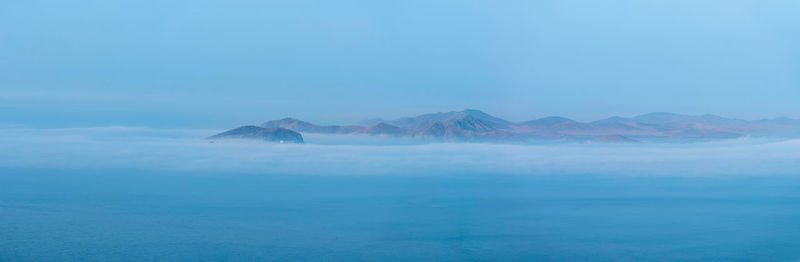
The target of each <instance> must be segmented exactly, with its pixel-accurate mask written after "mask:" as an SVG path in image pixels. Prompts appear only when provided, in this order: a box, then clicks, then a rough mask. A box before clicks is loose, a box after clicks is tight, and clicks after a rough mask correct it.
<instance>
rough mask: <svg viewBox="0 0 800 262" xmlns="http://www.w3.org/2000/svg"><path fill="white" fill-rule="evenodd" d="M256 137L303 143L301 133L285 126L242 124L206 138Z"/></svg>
mask: <svg viewBox="0 0 800 262" xmlns="http://www.w3.org/2000/svg"><path fill="white" fill-rule="evenodd" d="M228 138H239V139H258V140H264V141H270V142H278V143H296V144H302V143H303V135H301V134H300V133H297V132H295V131H292V130H289V129H285V128H279V127H276V128H263V127H257V126H243V127H239V128H234V129H231V130H228V131H225V132H222V133H219V134H216V135H213V136H211V137H209V138H208V139H228Z"/></svg>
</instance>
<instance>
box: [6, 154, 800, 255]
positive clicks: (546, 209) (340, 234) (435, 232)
mask: <svg viewBox="0 0 800 262" xmlns="http://www.w3.org/2000/svg"><path fill="white" fill-rule="evenodd" d="M318 172H323V171H318ZM404 172H406V174H390V175H368V174H359V175H342V174H339V173H337V174H336V175H326V174H324V172H323V173H319V174H304V175H282V174H270V175H263V174H253V173H235V172H234V173H222V172H192V171H163V170H162V171H153V170H149V169H146V168H141V169H137V168H131V167H126V168H104V167H99V168H2V169H0V261H798V260H800V179H798V178H797V177H796V176H786V175H775V176H770V175H759V176H743V175H737V176H713V175H710V176H649V175H646V174H644V175H614V174H591V173H586V174H570V175H558V174H552V175H548V174H537V175H525V174H513V175H508V174H495V173H491V172H486V173H469V174H458V173H453V174H427V173H425V172H427V171H425V170H414V169H413V168H409V169H408V170H407V171H404Z"/></svg>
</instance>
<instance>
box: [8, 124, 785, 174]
mask: <svg viewBox="0 0 800 262" xmlns="http://www.w3.org/2000/svg"><path fill="white" fill-rule="evenodd" d="M0 132H1V133H2V136H0V167H2V168H57V169H103V168H110V169H144V170H160V171H189V172H200V173H229V172H236V173H253V174H300V175H418V176H426V175H439V174H449V175H452V174H504V175H562V174H563V175H570V174H600V175H670V176H725V175H747V176H763V175H798V174H800V140H782V141H775V140H758V139H748V138H744V139H736V140H727V141H718V142H708V143H695V144H646V143H643V144H557V145H508V144H477V143H429V144H420V143H417V144H411V143H402V141H397V140H394V141H384V140H381V139H379V138H374V137H373V138H369V137H357V136H351V137H325V136H308V137H307V138H306V142H307V143H306V144H302V145H285V144H273V143H266V142H260V141H249V140H223V141H214V143H211V141H209V140H206V139H204V137H206V136H208V135H211V134H214V133H215V132H216V131H215V130H195V129H150V128H138V127H99V128H62V129H35V128H25V127H0Z"/></svg>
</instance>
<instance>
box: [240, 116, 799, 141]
mask: <svg viewBox="0 0 800 262" xmlns="http://www.w3.org/2000/svg"><path fill="white" fill-rule="evenodd" d="M362 123H370V124H369V125H315V124H312V123H310V122H306V121H302V120H299V119H295V118H291V117H287V118H283V119H278V120H271V121H267V122H264V123H262V124H261V125H260V127H261V128H281V129H287V130H292V131H295V132H298V133H316V134H360V135H373V136H395V137H409V138H421V139H432V140H441V141H484V142H493V141H504V142H505V141H515V142H526V141H601V142H632V141H636V142H641V141H706V140H717V139H731V138H737V137H742V136H759V137H770V136H775V137H778V136H780V137H800V120H796V119H791V118H773V119H760V120H753V121H747V120H741V119H736V118H725V117H722V116H717V115H711V114H705V115H696V116H695V115H683V114H676V113H669V112H653V113H647V114H642V115H637V116H633V117H620V116H613V117H609V118H605V119H601V120H597V121H591V122H580V121H575V120H572V119H569V118H565V117H560V116H550V117H544V118H539V119H534V120H529V121H521V122H512V121H508V120H505V119H502V118H499V117H496V116H493V115H490V114H488V113H485V112H483V111H480V110H476V109H465V110H462V111H449V112H438V113H429V114H421V115H417V116H414V117H403V118H398V119H394V120H385V119H380V118H375V119H371V120H367V121H364V122H362ZM256 131H258V130H256Z"/></svg>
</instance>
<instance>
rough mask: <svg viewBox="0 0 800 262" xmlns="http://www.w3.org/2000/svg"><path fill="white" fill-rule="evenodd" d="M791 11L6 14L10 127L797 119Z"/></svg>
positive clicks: (763, 7)
mask: <svg viewBox="0 0 800 262" xmlns="http://www.w3.org/2000/svg"><path fill="white" fill-rule="evenodd" d="M798 13H800V2H797V1H768V0H767V1H765V0H758V1H756V0H754V1H731V0H724V1H712V0H708V1H675V0H672V1H633V0H632V1H565V0H558V1H274V2H271V1H224V2H223V1H205V0H200V1H108V0H104V1H15V0H11V1H3V2H2V3H0V124H3V125H9V124H21V125H29V126H104V125H134V126H153V127H162V126H164V127H176V126H186V127H209V128H223V127H230V126H234V125H238V124H247V123H259V122H262V121H265V120H269V119H276V118H281V117H285V116H294V117H297V118H301V119H306V120H310V121H314V122H320V123H352V122H357V121H359V120H363V119H367V118H373V117H384V118H393V117H400V116H406V115H415V114H420V113H426V112H435V111H449V110H459V109H464V108H476V109H481V110H484V111H487V112H489V113H492V114H495V115H498V116H501V117H505V118H508V119H510V120H526V119H533V118H538V117H543V116H549V115H561V116H566V117H570V118H574V119H578V120H595V119H599V118H604V117H607V116H611V115H623V116H630V115H636V114H641V113H647V112H653V111H671V112H677V113H687V114H703V113H713V114H720V115H725V116H731V117H740V118H745V119H754V118H765V117H778V116H787V117H794V118H800V102H798V101H800V48H799V47H798V46H800V16H798V15H797V14H798Z"/></svg>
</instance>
